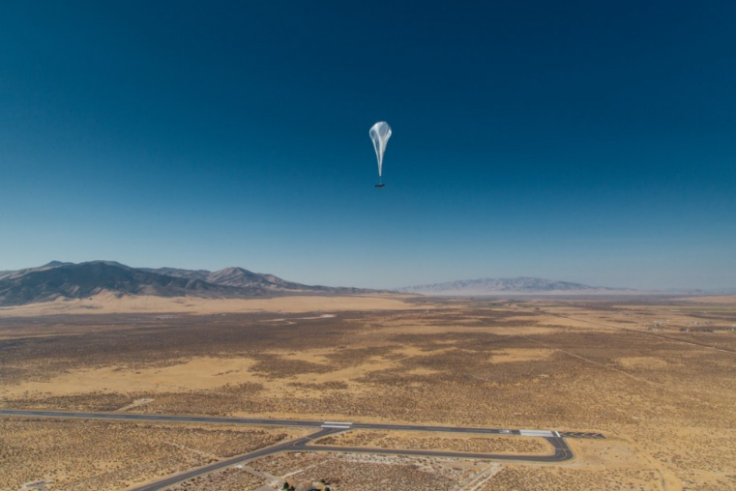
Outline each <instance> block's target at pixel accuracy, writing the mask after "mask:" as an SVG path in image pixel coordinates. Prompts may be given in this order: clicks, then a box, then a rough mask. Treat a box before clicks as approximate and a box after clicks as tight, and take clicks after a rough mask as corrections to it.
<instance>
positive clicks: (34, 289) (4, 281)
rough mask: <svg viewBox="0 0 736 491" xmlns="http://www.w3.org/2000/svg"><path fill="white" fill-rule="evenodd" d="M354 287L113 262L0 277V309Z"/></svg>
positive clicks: (54, 263)
mask: <svg viewBox="0 0 736 491" xmlns="http://www.w3.org/2000/svg"><path fill="white" fill-rule="evenodd" d="M375 291H376V290H365V289H359V288H342V287H327V286H319V285H316V286H313V285H303V284H300V283H294V282H290V281H286V280H283V279H281V278H279V277H277V276H274V275H270V274H261V273H254V272H252V271H248V270H247V269H243V268H225V269H222V270H220V271H214V272H212V271H207V270H186V269H175V268H158V269H152V268H131V267H130V266H126V265H124V264H120V263H118V262H115V261H90V262H84V263H79V264H75V263H63V262H59V261H52V262H50V263H48V264H45V265H43V266H40V267H37V268H27V269H22V270H18V271H3V272H0V306H9V305H23V304H28V303H35V302H47V301H53V300H56V299H58V298H66V299H73V298H87V297H91V296H94V295H97V294H99V293H102V292H112V293H115V294H119V295H154V296H162V297H177V296H186V295H192V296H199V297H210V298H253V297H264V296H276V295H289V294H291V295H298V294H308V293H321V294H356V293H368V292H375Z"/></svg>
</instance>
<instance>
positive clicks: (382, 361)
mask: <svg viewBox="0 0 736 491" xmlns="http://www.w3.org/2000/svg"><path fill="white" fill-rule="evenodd" d="M427 302H428V301H427V300H422V301H412V302H411V303H408V304H407V305H410V306H412V307H413V308H415V309H417V310H385V311H383V310H382V311H375V310H371V311H368V310H367V309H366V310H361V311H342V312H337V316H336V317H334V318H320V317H319V315H321V312H316V313H313V314H312V313H309V314H306V315H305V314H283V313H269V312H262V313H255V312H252V313H237V314H227V315H196V316H195V315H183V314H177V315H152V314H143V313H141V314H114V315H112V314H110V315H91V314H89V315H63V316H56V317H53V316H45V317H36V318H30V317H16V318H10V317H5V318H0V379H1V380H2V381H3V382H2V384H0V404H2V405H5V406H10V407H17V408H23V407H25V408H52V409H89V410H116V409H119V408H122V407H124V406H126V405H128V404H130V403H132V402H133V401H135V400H136V399H140V398H143V397H147V398H152V399H154V400H153V402H151V403H149V404H145V405H142V406H139V407H136V408H135V409H133V411H136V412H145V413H173V414H208V415H233V416H238V415H243V416H244V415H262V416H267V417H286V418H295V419H296V418H302V419H317V420H332V419H334V420H356V421H366V422H371V421H372V422H390V423H401V422H406V423H418V424H432V425H448V426H450V425H458V426H459V425H463V426H475V427H496V428H503V427H507V428H530V429H551V430H581V431H582V430H590V431H601V432H603V433H605V434H607V435H609V436H613V437H616V440H615V442H616V445H617V447H616V448H617V450H615V451H614V450H610V451H609V450H605V449H606V448H608V447H605V445H609V444H611V443H610V442H609V441H593V442H589V445H590V448H587V447H585V445H586V444H587V443H580V444H579V443H578V442H572V445H575V446H576V453H577V454H578V455H579V460H578V462H577V463H576V464H575V465H576V466H577V467H576V468H575V469H576V472H579V473H578V474H575V473H573V470H572V469H567V468H566V469H560V470H549V469H548V470H544V471H542V467H524V469H527V471H526V472H527V475H528V477H527V479H529V481H528V483H529V484H528V485H527V484H525V486H527V488H522V487H518V489H531V488H532V487H533V486H534V483H536V482H537V481H535V479H537V478H539V479H542V480H543V479H552V480H553V481H554V482H556V483H559V487H558V488H554V487H550V488H548V489H565V486H564V484H565V483H566V482H567V483H569V484H570V486H569V487H567V488H566V489H584V488H585V486H587V485H588V484H586V483H587V482H588V481H586V480H587V479H588V477H585V476H592V475H595V472H597V471H594V467H595V466H598V470H599V471H600V472H602V473H609V474H605V475H606V476H609V477H610V479H609V477H602V478H601V480H600V482H602V483H607V485H610V486H611V489H615V486H624V488H625V486H629V487H631V488H632V489H637V486H640V487H641V486H650V487H649V488H646V487H645V488H644V489H658V488H657V487H656V486H659V487H660V488H661V487H663V485H662V483H666V485H667V489H668V490H669V491H672V490H695V489H733V488H734V487H735V485H734V479H736V478H735V477H734V475H736V471H735V466H734V465H733V462H734V461H736V447H735V446H734V443H733V442H736V433H735V432H736V414H735V413H734V411H733V408H734V407H736V332H734V331H732V330H731V326H732V325H735V324H736V311H734V310H729V308H725V307H724V306H723V305H722V304H720V305H719V304H713V305H710V304H697V305H694V304H693V303H684V302H679V301H676V300H672V299H647V300H646V301H637V302H635V301H633V300H630V301H628V303H621V302H623V300H621V299H616V300H606V299H595V300H582V299H576V300H564V299H556V300H550V299H544V300H531V299H529V300H522V301H513V302H506V301H500V300H498V299H494V300H488V301H480V300H476V301H468V302H462V301H457V300H443V301H441V302H438V303H437V304H435V305H433V308H431V309H430V308H425V307H427ZM213 308H214V307H213ZM305 317H315V318H311V319H310V318H305ZM274 319H283V320H276V321H274ZM65 424H66V425H68V427H69V428H73V427H76V426H79V425H81V423H80V422H67V423H65ZM120 424H121V425H122V423H120ZM60 434H61V433H60ZM75 438H76V437H75ZM382 438H384V437H382ZM385 438H387V439H390V438H394V439H395V440H396V438H398V440H396V441H391V440H383V443H382V445H403V444H405V443H406V440H405V439H404V440H402V438H403V437H396V436H393V437H392V436H391V435H385ZM416 438H417V441H416V442H413V443H412V445H426V446H435V445H439V446H448V445H449V446H450V447H453V446H457V445H465V444H467V445H471V444H470V443H462V444H461V443H459V442H451V443H450V442H448V441H446V440H444V439H442V438H440V437H437V436H435V435H432V436H431V437H429V438H428V439H427V440H421V441H419V440H420V439H419V437H416ZM379 441H380V439H379ZM518 441H533V440H524V439H519V440H518ZM612 441H614V440H611V442H612ZM463 442H465V441H463ZM476 444H477V445H481V443H480V442H474V443H473V444H472V445H476ZM483 444H484V445H485V444H486V443H483ZM453 448H455V447H453ZM595 449H598V451H596V450H595ZM305 458H306V457H305ZM315 458H317V459H323V458H325V457H324V456H319V457H315ZM284 462H287V463H288V462H290V461H284ZM336 462H337V461H336ZM593 463H595V465H593ZM284 465H286V466H287V467H288V465H291V464H288V465H287V464H284ZM295 465H296V464H295ZM299 465H301V464H299ZM331 465H332V464H331ZM335 465H337V464H335ZM340 465H343V464H340ZM361 465H362V464H361ZM365 465H366V466H368V467H365V468H366V469H368V468H370V469H374V470H370V471H368V470H366V471H365V472H366V473H367V474H370V473H374V472H375V473H380V472H379V470H380V469H383V470H384V471H385V472H386V473H390V472H393V471H392V470H389V468H390V467H391V466H390V465H386V464H381V465H378V464H374V463H371V464H365ZM397 465H398V464H397ZM402 465H403V464H402ZM16 466H18V467H19V468H20V470H18V469H16V468H15V467H16ZM591 466H592V467H591ZM3 467H7V466H3ZM10 467H11V469H12V471H13V472H22V471H23V467H24V464H22V463H20V462H17V463H15V464H13V465H11V466H10ZM343 468H345V469H346V470H345V472H348V470H347V469H348V468H350V466H349V465H347V464H345V465H343V467H341V469H343ZM358 468H361V466H359V465H356V466H355V469H358ZM513 469H515V468H513V467H509V468H505V470H504V471H502V472H500V473H499V474H497V475H496V476H494V477H493V478H492V479H490V480H489V481H488V484H489V485H493V486H495V487H493V488H488V489H516V488H513V487H508V486H511V485H510V484H509V485H508V486H507V487H506V488H504V487H503V483H504V482H507V483H508V482H511V479H512V478H513V477H514V476H515V474H514V472H520V471H517V470H513ZM519 469H521V468H519ZM292 470H293V469H292ZM507 470H508V473H506V471H507ZM384 471H381V472H384ZM604 471H605V472H604ZM152 472H153V471H152ZM288 472H290V470H289V469H288V468H285V469H283V473H288ZM336 472H337V471H336ZM340 472H342V471H340ZM350 472H353V471H350ZM354 472H358V471H357V470H355V471H354ZM407 472H409V471H407ZM411 472H414V471H411ZM652 472H653V473H655V474H656V479H654V478H652V479H650V476H651V473H652ZM367 474H366V475H367ZM356 475H357V474H356ZM407 475H409V474H407ZM430 475H432V474H431V473H430ZM601 475H603V474H601ZM422 476H424V475H423V474H417V476H416V479H417V482H425V481H424V477H422ZM504 476H507V477H504ZM509 476H511V477H509ZM535 476H536V477H535ZM338 477H339V476H338ZM32 478H33V477H32ZM32 478H30V479H32ZM366 479H367V478H366ZM619 481H620V483H623V484H620V483H619ZM351 482H352V481H351ZM392 482H393V481H392ZM438 482H439V481H438ZM442 482H444V481H442ZM453 482H456V481H453ZM457 482H459V481H457ZM525 482H526V481H525ZM540 482H541V481H540ZM556 485H557V484H556ZM590 485H591V486H593V485H594V484H590ZM595 485H596V486H597V485H598V484H595ZM442 486H444V484H442V485H438V486H435V487H436V488H437V489H442ZM447 486H448V489H449V487H451V486H450V484H447ZM519 486H521V484H520V485H519ZM599 488H600V486H599ZM100 489H104V488H100ZM110 489H112V488H110ZM340 489H344V488H340ZM366 489H368V488H366ZM395 489H404V488H401V487H399V488H395ZM407 489H408V488H407ZM591 489H598V488H595V487H592V488H591Z"/></svg>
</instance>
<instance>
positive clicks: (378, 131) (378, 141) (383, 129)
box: [368, 121, 391, 187]
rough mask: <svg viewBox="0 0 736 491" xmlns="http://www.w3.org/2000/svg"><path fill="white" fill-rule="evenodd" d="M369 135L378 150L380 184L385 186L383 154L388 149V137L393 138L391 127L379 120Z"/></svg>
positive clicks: (379, 185)
mask: <svg viewBox="0 0 736 491" xmlns="http://www.w3.org/2000/svg"><path fill="white" fill-rule="evenodd" d="M368 135H369V136H370V137H371V141H372V142H373V148H374V149H375V150H376V159H377V160H378V186H377V187H383V184H381V175H382V171H383V154H384V152H385V151H386V145H387V144H388V139H389V138H391V127H390V126H389V125H388V123H387V122H385V121H379V122H378V123H376V124H374V125H373V126H371V129H370V131H369V132H368Z"/></svg>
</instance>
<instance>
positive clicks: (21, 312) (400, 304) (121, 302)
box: [0, 293, 427, 317]
mask: <svg viewBox="0 0 736 491" xmlns="http://www.w3.org/2000/svg"><path fill="white" fill-rule="evenodd" d="M410 298H416V297H415V296H412V295H351V296H288V297H275V298H266V299H232V298H226V299H225V298H223V299H207V298H199V297H172V298H165V297H148V296H130V295H125V296H122V297H119V298H118V297H117V296H115V295H112V294H110V293H101V294H99V295H96V296H94V297H91V298H87V299H81V300H80V299H75V300H61V299H59V300H56V301H54V302H44V303H36V304H31V305H21V306H15V307H0V317H36V316H46V315H60V314H117V313H188V314H202V315H204V314H213V313H214V314H216V313H242V312H278V313H305V312H319V311H336V312H339V311H348V310H357V311H362V310H372V311H375V310H413V309H418V308H420V307H417V306H416V305H412V304H411V303H407V302H405V300H407V299H410ZM421 308H422V309H427V307H426V306H422V307H421Z"/></svg>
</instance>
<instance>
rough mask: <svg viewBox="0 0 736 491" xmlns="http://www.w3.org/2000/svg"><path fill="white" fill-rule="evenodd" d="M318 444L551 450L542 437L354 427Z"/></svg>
mask: <svg viewBox="0 0 736 491" xmlns="http://www.w3.org/2000/svg"><path fill="white" fill-rule="evenodd" d="M315 443H316V444H318V445H332V446H341V447H370V448H387V449H397V450H409V449H414V450H446V451H449V452H468V453H495V454H552V453H553V449H552V447H551V446H550V445H549V444H547V443H546V442H545V441H544V440H543V439H541V438H527V437H524V438H521V437H518V436H517V437H512V436H502V435H493V436H485V435H484V436H478V435H468V434H452V433H448V434H444V433H439V434H438V433H422V432H416V431H405V432H403V431H367V430H354V431H349V432H346V433H339V434H337V435H334V436H329V437H327V438H322V439H320V440H318V441H317V442H315Z"/></svg>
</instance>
